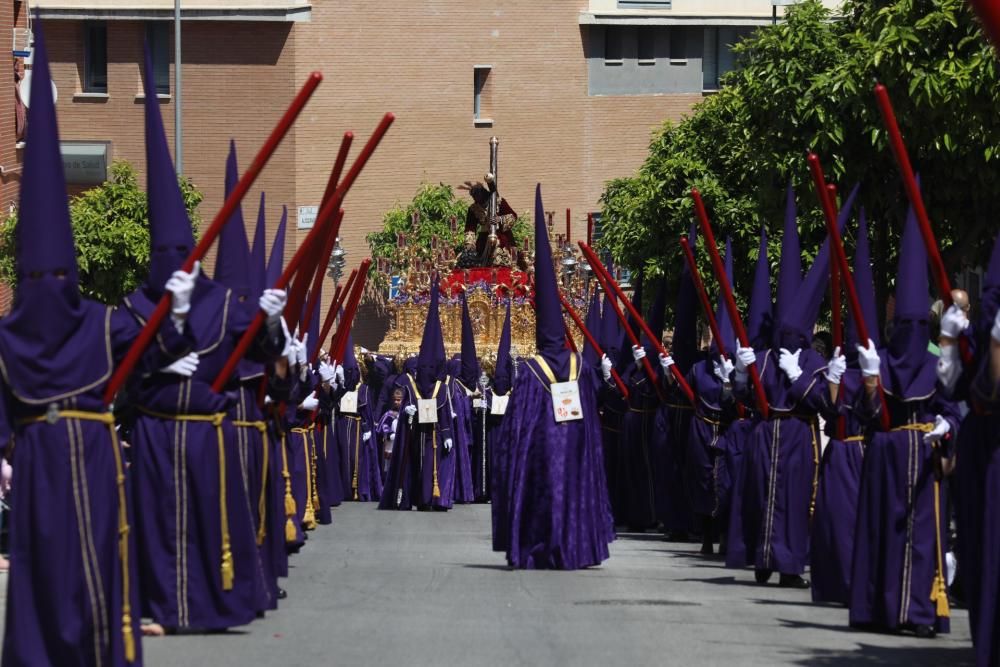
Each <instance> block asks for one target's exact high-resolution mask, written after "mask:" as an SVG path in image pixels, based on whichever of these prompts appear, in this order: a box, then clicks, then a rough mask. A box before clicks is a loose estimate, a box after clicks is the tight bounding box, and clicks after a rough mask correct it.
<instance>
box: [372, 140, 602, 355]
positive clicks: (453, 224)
mask: <svg viewBox="0 0 1000 667" xmlns="http://www.w3.org/2000/svg"><path fill="white" fill-rule="evenodd" d="M498 147H499V142H498V141H497V139H496V137H493V138H492V139H491V140H490V171H489V173H488V174H486V178H485V184H484V183H475V184H473V183H467V184H466V187H465V189H468V190H469V192H470V194H471V195H472V198H473V202H474V203H473V204H472V205H471V206H470V207H469V210H468V215H467V218H466V223H465V227H464V231H463V230H462V229H461V228H460V227H459V222H458V219H457V218H456V217H452V218H451V220H450V232H451V233H450V237H451V239H458V243H457V244H456V245H452V243H450V242H449V239H447V238H440V237H438V236H433V237H432V238H431V242H430V252H429V253H428V252H427V249H426V248H425V247H424V246H423V244H421V243H418V242H417V239H416V237H417V234H416V233H415V232H413V231H411V232H399V233H398V234H397V235H396V244H395V247H394V248H393V249H392V252H391V254H390V256H388V257H380V258H378V259H377V260H376V265H375V269H376V270H377V271H378V272H379V273H380V274H381V275H382V276H386V277H389V278H388V280H389V284H390V288H389V296H388V301H387V304H386V307H387V311H388V314H389V331H388V334H387V335H386V337H385V339H384V340H383V341H382V343H381V345H380V346H379V349H378V351H379V353H381V354H386V355H399V356H402V357H405V356H409V355H411V354H416V353H417V351H418V350H419V349H420V340H421V337H422V335H423V330H424V323H425V321H426V319H427V304H428V301H429V300H430V289H431V285H432V282H433V280H434V277H435V276H438V277H439V278H440V282H439V284H440V289H441V299H440V317H441V329H442V332H443V334H444V340H445V352H446V353H447V355H448V356H449V357H450V356H452V355H454V354H457V353H459V352H460V351H461V347H462V295H463V294H465V297H466V299H467V300H468V303H469V315H470V318H471V320H472V328H473V331H474V333H475V338H476V350H477V351H478V352H479V355H480V356H481V357H483V358H487V359H488V358H490V357H491V356H493V355H495V353H496V349H497V344H498V342H499V339H500V333H501V331H502V330H503V325H504V318H505V316H506V308H507V303H508V302H510V305H511V347H512V350H511V352H512V354H513V355H515V357H516V356H530V355H533V354H534V353H535V313H534V307H533V305H532V303H533V294H534V292H533V288H532V285H533V276H534V244H533V239H532V238H530V237H529V236H525V237H524V238H523V239H522V241H521V243H520V244H518V243H516V242H515V237H514V234H513V225H514V223H515V221H516V220H517V218H518V216H517V215H516V213H514V211H513V209H512V208H511V207H510V206H509V205H508V204H507V202H506V200H504V199H503V198H502V197H500V195H499V190H498V187H497V149H498ZM566 216H567V219H566V233H565V234H556V233H555V228H554V224H555V214H554V213H552V212H546V217H547V219H548V231H549V238H550V239H551V240H552V243H553V261H554V262H555V263H556V267H555V270H556V275H557V276H559V278H560V288H561V291H562V293H563V296H564V297H565V298H566V300H567V301H568V302H569V304H570V305H572V307H573V309H574V310H575V311H576V312H577V314H578V315H579V316H580V318H581V319H583V318H585V317H586V314H587V308H588V306H589V302H590V294H591V293H592V290H593V289H595V288H596V281H593V280H591V278H592V270H591V268H590V266H589V265H588V264H587V262H586V261H584V260H583V258H582V257H581V256H580V251H579V249H578V248H577V246H576V244H574V243H571V239H570V221H571V218H570V211H569V209H567V210H566ZM420 224H421V221H420V219H419V215H418V214H416V213H415V214H413V219H412V221H411V225H410V227H411V229H412V230H417V229H418V228H419V226H420ZM587 228H588V240H589V236H590V232H591V230H592V221H591V220H590V219H589V218H588V226H587ZM563 318H564V320H565V322H566V325H567V329H566V330H567V332H568V334H569V335H570V337H571V339H572V345H575V346H576V348H577V349H578V350H582V349H583V345H584V344H585V343H584V340H583V335H582V334H581V333H580V331H579V329H578V328H577V326H576V325H575V324H574V322H573V320H572V319H571V317H570V315H569V314H568V313H566V312H564V313H563Z"/></svg>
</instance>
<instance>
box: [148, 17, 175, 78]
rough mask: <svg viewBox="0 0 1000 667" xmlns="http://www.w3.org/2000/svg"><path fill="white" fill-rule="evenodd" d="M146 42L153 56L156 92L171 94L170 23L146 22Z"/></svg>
mask: <svg viewBox="0 0 1000 667" xmlns="http://www.w3.org/2000/svg"><path fill="white" fill-rule="evenodd" d="M146 43H147V44H148V45H149V52H150V55H151V56H152V58H153V77H154V78H155V79H156V81H155V82H154V83H155V84H156V94H157V95H167V96H169V95H170V25H169V24H168V23H167V22H165V21H149V22H147V23H146Z"/></svg>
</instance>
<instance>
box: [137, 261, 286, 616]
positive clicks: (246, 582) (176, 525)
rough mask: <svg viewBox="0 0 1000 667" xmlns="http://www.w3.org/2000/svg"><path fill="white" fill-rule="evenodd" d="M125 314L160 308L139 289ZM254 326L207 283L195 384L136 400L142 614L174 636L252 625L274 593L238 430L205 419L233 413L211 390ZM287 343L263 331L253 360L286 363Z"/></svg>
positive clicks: (142, 392) (196, 325)
mask: <svg viewBox="0 0 1000 667" xmlns="http://www.w3.org/2000/svg"><path fill="white" fill-rule="evenodd" d="M125 307H126V308H127V310H128V312H129V313H130V314H131V315H132V316H133V317H134V318H136V320H137V321H140V322H144V321H145V320H146V319H147V318H148V316H149V314H150V313H151V312H152V310H153V308H154V307H155V302H154V301H152V300H151V299H150V298H149V297H148V296H147V294H146V293H145V292H144V291H143V290H141V289H140V290H138V291H136V292H134V293H133V294H132V295H131V296H130V297H129V298H127V299H126V300H125ZM248 323H249V314H248V313H247V311H246V310H245V309H243V308H242V307H239V304H238V302H237V301H236V300H235V299H234V298H232V296H231V292H230V291H229V290H226V289H224V288H222V287H220V286H219V285H218V284H216V283H213V282H211V281H209V280H207V279H205V278H199V279H198V282H197V284H196V287H195V291H194V295H193V298H192V309H191V312H190V313H189V315H188V318H187V324H186V327H187V329H189V330H190V332H191V334H190V335H191V336H192V337H193V340H194V345H193V347H194V349H195V351H196V352H198V354H199V358H200V361H199V365H198V370H197V371H196V372H195V374H194V376H193V377H191V378H181V377H179V376H176V375H169V374H163V373H157V374H153V375H150V376H147V377H145V378H143V381H142V383H141V384H140V386H139V387H138V388H137V389H136V392H135V402H136V405H137V406H138V409H139V412H138V416H137V419H136V424H135V429H134V434H133V443H132V444H133V451H134V456H133V464H132V471H133V474H134V478H135V485H134V491H135V494H136V498H137V500H136V507H137V508H138V510H137V512H136V535H137V538H138V539H137V541H138V545H139V567H140V575H141V582H142V588H143V613H144V614H145V615H146V616H149V617H151V618H153V619H154V620H155V621H157V622H159V623H161V624H162V625H164V626H167V627H184V628H199V629H207V630H212V629H223V628H229V627H233V626H237V625H245V624H247V623H249V622H250V621H252V620H253V618H254V615H255V611H256V609H257V606H258V590H259V589H260V587H262V586H263V587H266V586H267V584H266V582H265V575H264V571H263V565H262V563H261V559H260V554H259V552H258V550H257V543H256V533H257V525H256V524H255V522H254V520H253V516H252V515H251V513H250V500H249V498H248V497H247V490H246V487H245V486H244V484H243V475H242V466H241V462H240V456H239V447H238V441H237V434H236V430H235V427H233V425H232V423H231V422H230V421H229V420H228V419H226V420H224V421H222V423H221V424H220V425H219V426H216V425H214V424H213V423H212V422H211V421H209V420H204V419H206V418H211V416H212V415H218V414H222V415H225V414H226V413H227V412H228V410H229V409H230V407H232V404H233V401H234V400H235V397H233V398H230V397H227V396H226V395H224V394H216V393H215V392H213V391H212V390H211V388H210V385H211V383H212V381H213V380H214V379H215V376H216V375H217V374H218V373H219V371H220V370H221V369H222V366H223V364H224V363H225V361H226V359H227V358H228V356H229V354H230V352H231V351H232V349H233V348H234V347H235V345H236V342H237V340H238V339H239V337H240V336H241V335H242V333H243V331H244V330H245V329H246V327H247V324H248ZM283 342H284V341H283V340H282V337H281V336H280V334H279V335H278V336H276V337H274V338H272V337H271V336H269V335H268V333H267V331H266V329H264V330H262V331H261V335H260V336H259V337H258V340H257V341H256V344H255V346H254V348H253V350H252V351H251V354H252V355H253V356H255V357H256V358H257V359H258V360H261V361H265V360H267V359H269V358H272V357H273V356H276V355H278V354H280V348H281V347H282V345H283ZM157 415H195V416H198V417H201V418H202V419H203V420H202V421H178V420H175V419H169V418H163V417H160V416H157ZM220 433H221V440H222V442H221V444H220V441H219V440H220V437H219V436H220ZM222 477H224V479H225V486H224V487H222V489H223V490H224V494H221V493H220V479H221V478H222ZM223 508H224V510H225V511H224V512H223ZM223 516H224V517H225V519H226V524H227V525H226V528H227V529H228V537H229V544H230V551H231V556H232V568H233V573H234V577H233V585H232V588H231V590H224V587H223V580H222V576H223V575H222V571H223V568H222V563H223V557H224V554H223Z"/></svg>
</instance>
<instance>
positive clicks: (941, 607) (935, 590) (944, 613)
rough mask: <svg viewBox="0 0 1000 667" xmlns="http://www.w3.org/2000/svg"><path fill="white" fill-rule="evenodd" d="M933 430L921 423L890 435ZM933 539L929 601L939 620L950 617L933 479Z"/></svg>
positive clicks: (938, 500)
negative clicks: (934, 558) (934, 553)
mask: <svg viewBox="0 0 1000 667" xmlns="http://www.w3.org/2000/svg"><path fill="white" fill-rule="evenodd" d="M933 430H934V424H933V423H931V422H921V423H917V424H903V425H902V426H897V427H896V428H894V429H892V431H891V432H892V433H899V432H901V431H917V432H919V433H930V432H931V431H933ZM934 537H935V542H936V544H935V550H936V551H937V572H936V573H935V574H934V583H933V584H931V601H933V602H936V603H937V609H936V612H935V614H936V615H937V616H939V617H941V618H947V617H949V616H951V609H950V608H949V606H948V587H947V586H946V585H945V579H944V558H943V556H942V553H943V551H942V549H943V548H944V544H943V542H942V541H941V481H940V480H939V479H938V478H937V476H936V475H935V477H934Z"/></svg>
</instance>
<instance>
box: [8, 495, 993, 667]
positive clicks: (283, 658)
mask: <svg viewBox="0 0 1000 667" xmlns="http://www.w3.org/2000/svg"><path fill="white" fill-rule="evenodd" d="M695 550H696V546H695V545H688V544H670V543H666V542H664V541H663V540H662V538H661V537H660V536H658V535H654V534H651V533H650V534H645V535H623V536H620V537H619V539H618V540H617V541H616V542H615V543H614V544H613V545H612V550H611V559H610V560H609V561H607V562H606V563H605V564H604V565H603V566H602V567H600V568H594V569H591V570H585V571H579V572H521V571H511V570H508V569H507V567H506V566H505V564H504V559H503V555H502V554H495V553H493V552H492V551H491V550H490V544H489V507H488V506H481V505H477V506H464V507H457V508H456V509H454V510H452V511H451V512H448V513H446V514H442V513H422V512H421V513H418V512H409V513H398V512H379V511H377V510H376V509H375V506H374V505H372V504H347V505H344V506H342V507H340V508H338V509H336V510H335V512H334V524H333V525H332V526H326V527H321V528H320V529H319V530H317V531H315V532H313V533H312V534H311V536H310V539H309V541H308V543H307V545H306V547H305V549H303V551H302V553H301V554H300V555H298V556H296V557H294V559H293V562H292V568H293V569H292V572H291V576H290V578H289V579H288V580H287V581H286V582H285V584H284V586H285V588H286V589H287V590H288V594H289V597H288V599H287V600H286V601H285V602H284V604H283V606H282V608H281V609H280V610H278V611H277V612H273V613H270V614H268V616H267V618H265V619H263V620H259V621H257V622H256V623H254V624H253V625H251V626H249V627H246V628H241V629H237V630H232V631H230V632H229V633H226V634H221V635H211V636H175V637H166V638H158V639H147V640H145V641H144V649H145V658H146V660H145V663H146V665H149V666H151V667H173V666H177V667H180V666H184V667H188V666H202V665H205V666H209V667H229V666H234V667H235V666H237V665H238V666H240V667H245V666H247V665H280V666H282V667H296V666H300V665H301V666H306V665H308V666H309V667H315V666H317V665H324V666H325V665H331V666H332V665H336V666H337V667H342V666H347V665H390V666H392V667H413V666H417V665H427V666H429V667H449V666H451V665H504V666H511V665H574V666H577V665H600V666H601V667H607V666H609V665H693V664H696V665H698V666H699V667H702V666H708V665H731V666H736V665H740V666H742V665H780V664H784V665H897V664H898V665H950V666H956V665H966V664H968V665H971V664H973V662H972V654H971V648H970V640H969V632H968V619H967V616H966V613H965V612H964V611H962V610H954V611H953V617H952V626H953V632H952V634H951V635H942V636H939V637H938V638H936V639H932V640H920V639H917V638H915V637H912V636H888V635H878V634H870V633H862V632H856V631H853V630H851V629H850V628H849V627H848V626H847V612H846V610H845V609H843V608H838V607H830V606H822V605H816V604H813V603H811V602H810V599H809V592H808V591H790V590H785V589H779V588H778V587H777V586H773V585H772V586H767V587H761V586H758V585H756V584H754V583H753V573H752V572H749V571H746V572H738V571H733V570H727V569H724V568H723V567H722V563H721V562H720V561H719V560H706V559H704V558H702V557H700V556H698V555H697V554H696V553H694V552H695ZM4 583H5V582H4Z"/></svg>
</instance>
